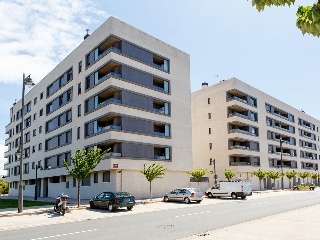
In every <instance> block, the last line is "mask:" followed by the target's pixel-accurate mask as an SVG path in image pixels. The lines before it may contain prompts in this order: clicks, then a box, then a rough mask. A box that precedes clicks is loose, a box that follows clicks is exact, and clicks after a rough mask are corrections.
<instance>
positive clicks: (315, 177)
mask: <svg viewBox="0 0 320 240" xmlns="http://www.w3.org/2000/svg"><path fill="white" fill-rule="evenodd" d="M310 177H311V178H312V179H313V182H314V185H315V186H316V179H317V178H318V177H319V173H310Z"/></svg>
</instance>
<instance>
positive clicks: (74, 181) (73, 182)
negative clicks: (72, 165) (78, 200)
mask: <svg viewBox="0 0 320 240" xmlns="http://www.w3.org/2000/svg"><path fill="white" fill-rule="evenodd" d="M72 186H73V187H76V186H77V180H76V179H75V177H73V181H72Z"/></svg>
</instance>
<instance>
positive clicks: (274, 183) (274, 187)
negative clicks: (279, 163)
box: [273, 179, 276, 190]
mask: <svg viewBox="0 0 320 240" xmlns="http://www.w3.org/2000/svg"><path fill="white" fill-rule="evenodd" d="M273 189H274V190H276V179H273Z"/></svg>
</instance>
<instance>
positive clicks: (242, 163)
mask: <svg viewBox="0 0 320 240" xmlns="http://www.w3.org/2000/svg"><path fill="white" fill-rule="evenodd" d="M230 165H233V166H239V165H251V163H249V162H231V163H230Z"/></svg>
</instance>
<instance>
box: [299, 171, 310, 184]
mask: <svg viewBox="0 0 320 240" xmlns="http://www.w3.org/2000/svg"><path fill="white" fill-rule="evenodd" d="M309 176H310V173H308V172H303V173H299V177H301V178H302V179H303V182H304V179H305V178H307V181H308V177H309Z"/></svg>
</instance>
